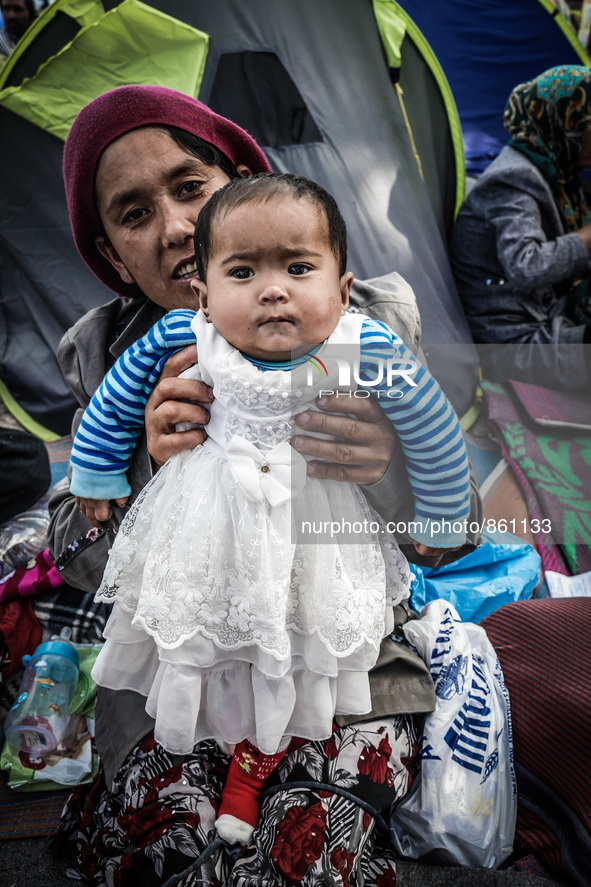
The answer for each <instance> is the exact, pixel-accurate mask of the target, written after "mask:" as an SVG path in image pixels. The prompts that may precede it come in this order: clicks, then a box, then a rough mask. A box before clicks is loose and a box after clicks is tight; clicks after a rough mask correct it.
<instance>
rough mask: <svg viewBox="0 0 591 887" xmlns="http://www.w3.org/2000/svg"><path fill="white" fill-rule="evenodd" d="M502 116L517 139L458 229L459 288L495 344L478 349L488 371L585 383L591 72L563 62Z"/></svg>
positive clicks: (474, 195) (478, 329)
mask: <svg viewBox="0 0 591 887" xmlns="http://www.w3.org/2000/svg"><path fill="white" fill-rule="evenodd" d="M504 123H505V128H506V129H507V131H508V132H509V135H510V139H509V143H508V145H506V147H505V148H503V150H502V151H501V153H500V155H499V156H498V157H497V158H496V159H495V160H494V161H493V162H492V163H491V165H490V166H489V167H488V169H486V170H485V172H484V173H483V174H482V175H481V176H480V178H479V179H478V180H477V181H476V184H475V185H474V186H473V188H472V190H471V191H470V192H469V194H468V196H467V198H466V200H465V201H464V204H463V206H462V208H461V209H460V212H459V214H458V218H457V220H456V223H455V226H454V230H453V233H452V240H451V259H452V268H453V272H454V276H455V278H456V283H457V286H458V291H459V293H460V297H461V299H462V302H463V305H464V310H465V312H466V315H467V318H468V321H469V323H470V327H471V329H472V333H473V335H474V340H475V342H477V343H488V344H487V346H486V347H482V348H480V349H479V350H480V353H481V360H482V366H483V370H484V373H485V376H486V377H487V378H489V379H491V380H492V381H503V380H504V379H507V378H512V379H517V380H520V381H523V382H531V383H534V384H538V385H539V384H544V385H546V386H547V387H553V388H561V389H568V390H573V389H576V388H583V387H584V386H586V385H588V384H589V378H590V373H589V365H588V362H586V359H585V352H586V350H587V351H588V350H589V349H585V348H583V347H582V346H583V345H586V344H588V343H590V342H591V302H590V295H589V278H590V275H591V261H590V250H591V213H590V211H589V206H588V203H587V198H586V195H585V191H584V189H583V187H582V183H581V179H580V173H581V172H582V171H583V170H585V169H589V168H591V72H590V71H589V69H588V68H586V67H582V66H576V65H563V66H560V67H555V68H551V69H550V70H548V71H545V72H544V73H543V74H541V75H540V76H539V77H536V78H534V79H533V80H530V81H528V82H526V83H521V84H519V85H518V86H516V87H515V89H514V90H513V92H512V93H511V95H510V96H509V100H508V102H507V106H506V108H505V116H504ZM500 345H502V346H503V347H499V346H500ZM509 346H510V347H509ZM532 346H537V347H532ZM541 346H546V347H541Z"/></svg>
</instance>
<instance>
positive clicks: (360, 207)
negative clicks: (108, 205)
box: [0, 0, 477, 434]
mask: <svg viewBox="0 0 591 887" xmlns="http://www.w3.org/2000/svg"><path fill="white" fill-rule="evenodd" d="M22 44H23V45H22V47H20V46H19V48H17V50H16V51H15V55H14V58H12V57H11V58H10V59H9V61H8V62H7V63H6V65H5V68H4V69H3V71H2V72H1V73H0V126H1V127H2V132H3V134H4V137H3V138H2V140H0V176H1V179H2V184H1V187H0V204H1V207H2V211H1V212H0V312H1V314H2V328H1V332H0V379H1V380H2V382H1V383H0V393H2V396H3V397H4V399H5V401H7V403H8V404H9V406H10V408H11V409H12V410H13V411H14V412H15V413H17V414H18V415H19V417H20V418H21V420H22V421H24V424H26V422H27V421H28V419H29V418H30V417H32V418H33V419H34V420H36V421H37V422H39V423H41V424H42V425H43V426H45V428H46V429H50V430H51V431H52V432H56V433H58V434H63V433H66V432H67V431H68V429H69V421H70V417H71V414H72V412H73V409H74V403H73V399H72V397H71V395H70V393H69V392H68V391H67V389H66V386H65V384H64V382H63V380H62V378H61V374H60V372H59V368H58V367H57V364H56V360H55V353H56V349H57V345H58V342H59V339H60V337H61V335H62V334H63V332H64V331H65V330H66V329H67V328H68V326H70V325H71V324H72V323H73V322H74V321H75V320H76V319H77V318H78V317H80V316H81V315H82V314H83V313H84V312H85V311H86V310H88V309H89V308H91V307H94V306H95V305H97V304H100V303H102V302H104V301H106V300H107V299H109V298H111V297H112V294H111V293H109V292H108V291H107V290H106V289H105V288H104V287H103V286H102V285H101V284H99V282H98V281H97V280H95V279H94V277H93V276H92V274H91V273H90V272H89V271H88V269H87V268H86V267H85V266H84V264H83V263H82V261H81V260H80V259H79V257H78V256H77V254H76V252H75V249H74V246H73V242H72V239H71V235H70V231H69V225H68V219H67V212H66V207H65V199H64V192H63V185H62V182H61V153H62V146H63V139H64V138H65V135H66V134H67V131H68V127H69V125H70V123H71V120H72V119H73V116H74V115H75V113H76V112H77V110H78V109H79V108H80V107H82V105H84V104H85V103H86V102H87V101H89V100H90V99H91V98H93V97H94V96H95V95H98V94H100V93H102V92H105V91H106V90H108V89H110V88H113V87H114V86H117V85H120V84H121V83H124V82H130V83H141V82H143V83H159V84H161V85H166V86H170V87H173V88H177V89H181V91H184V92H189V93H191V94H193V95H196V96H197V97H198V98H199V99H201V100H202V101H204V102H205V103H207V104H210V105H211V106H212V107H213V108H214V109H215V110H216V111H218V112H219V113H221V114H223V115H225V116H227V117H230V118H231V119H233V120H235V121H236V122H237V123H239V124H240V125H242V126H244V127H245V128H246V129H247V130H248V131H249V132H250V133H251V134H252V135H253V136H254V137H255V138H256V139H257V140H258V142H259V143H260V144H261V146H263V148H264V150H265V153H266V154H267V156H268V158H269V161H270V163H271V165H272V167H273V168H274V169H276V170H279V171H286V170H289V171H293V172H297V173H301V174H303V175H307V176H309V177H311V178H314V179H316V180H317V181H319V182H320V183H321V184H323V185H324V186H325V187H326V188H327V189H328V190H329V191H331V193H333V194H334V196H335V197H336V199H337V201H338V202H339V205H340V206H341V209H342V211H343V214H344V216H345V218H346V221H347V224H348V228H349V241H350V267H351V270H353V271H354V272H355V274H356V276H358V277H360V278H374V277H379V276H382V275H386V274H388V273H390V272H392V271H397V272H399V273H400V274H401V275H402V276H403V277H404V278H406V280H408V281H409V283H410V284H411V285H412V286H413V288H414V290H415V293H416V295H417V300H418V303H419V307H420V309H421V314H422V319H423V331H424V343H425V351H426V353H427V356H428V358H429V361H430V365H431V368H432V369H433V371H434V372H435V374H436V375H437V376H438V378H439V379H440V381H441V383H442V385H443V386H444V388H445V389H446V391H447V393H448V394H449V396H450V397H451V399H452V401H453V403H454V405H455V407H456V409H457V410H458V412H459V413H460V414H464V413H465V412H466V411H467V410H468V409H469V407H470V405H471V403H472V399H473V393H474V388H475V384H476V375H477V357H476V353H475V350H474V349H473V346H472V345H471V336H470V333H469V330H468V326H467V323H466V320H465V318H464V316H463V313H462V309H461V307H460V303H459V300H458V296H457V293H456V290H455V285H454V282H453V278H452V275H451V272H450V268H449V263H448V259H447V253H446V232H447V230H448V229H449V226H450V224H451V221H452V220H453V215H454V212H455V210H456V208H457V206H458V204H459V202H460V200H461V196H462V193H463V155H462V149H461V134H460V129H459V121H458V119H457V114H456V112H455V106H454V104H453V99H452V98H451V94H450V93H449V89H448V87H447V85H446V83H445V78H443V76H442V75H441V72H440V69H439V68H438V65H437V60H436V59H435V57H434V56H433V54H432V53H431V52H430V50H429V48H428V46H427V45H426V43H425V42H424V40H422V38H421V35H420V33H419V32H417V30H416V28H414V26H413V23H412V22H411V21H410V19H409V18H408V16H407V15H406V14H405V13H402V12H401V10H400V9H399V7H398V5H397V4H396V3H393V2H391V0H376V2H375V3H374V6H373V7H372V5H371V4H370V3H369V2H367V0H348V2H346V3H342V2H339V0H298V2H293V0H249V2H248V4H247V5H245V4H244V2H239V0H218V2H217V3H215V4H213V3H211V2H209V0H159V2H156V3H153V4H152V5H146V4H143V3H140V2H139V0H124V2H122V3H116V2H113V0H109V2H104V3H101V2H100V0H84V2H82V0H56V2H55V3H53V4H52V6H50V7H48V9H47V10H45V12H44V13H43V14H42V15H41V16H40V17H39V19H38V20H37V22H36V23H35V25H34V26H33V28H32V29H31V31H30V33H29V34H28V35H27V37H26V38H23V41H22ZM454 115H455V116H454ZM458 139H459V143H458ZM439 343H446V344H448V343H449V344H450V345H453V346H459V347H454V352H453V360H450V357H449V353H448V352H447V351H446V352H445V353H444V354H443V355H441V354H440V353H436V349H435V346H436V345H437V344H439Z"/></svg>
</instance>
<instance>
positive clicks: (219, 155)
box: [157, 126, 240, 179]
mask: <svg viewBox="0 0 591 887" xmlns="http://www.w3.org/2000/svg"><path fill="white" fill-rule="evenodd" d="M157 128H158V129H163V130H165V131H166V132H167V133H168V134H169V136H170V137H171V138H172V139H174V141H175V142H176V143H177V145H178V146H179V148H184V150H185V151H189V153H190V154H194V155H195V157H197V158H198V159H199V160H201V162H202V163H205V165H206V166H217V167H219V168H220V169H221V171H222V172H224V173H225V174H226V175H227V176H228V178H229V179H238V178H240V173H239V172H238V170H237V169H236V167H235V166H234V164H233V163H232V161H231V160H230V158H229V157H226V155H225V154H224V153H223V151H220V150H219V148H216V146H215V145H212V144H210V143H209V142H206V141H205V140H204V139H200V138H199V136H196V135H193V133H192V132H187V130H186V129H180V128H179V127H178V126H159V127H157Z"/></svg>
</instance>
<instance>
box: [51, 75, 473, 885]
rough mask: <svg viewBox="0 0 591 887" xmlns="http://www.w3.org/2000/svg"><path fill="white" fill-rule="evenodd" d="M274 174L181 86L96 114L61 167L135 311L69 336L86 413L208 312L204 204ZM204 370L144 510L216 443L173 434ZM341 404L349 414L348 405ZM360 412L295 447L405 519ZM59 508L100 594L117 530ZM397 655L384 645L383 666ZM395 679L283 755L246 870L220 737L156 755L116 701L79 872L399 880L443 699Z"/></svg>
mask: <svg viewBox="0 0 591 887" xmlns="http://www.w3.org/2000/svg"><path fill="white" fill-rule="evenodd" d="M203 139H205V141H203ZM266 169H268V164H267V161H266V159H265V157H264V155H263V154H262V152H261V151H260V149H259V148H258V146H257V145H256V144H255V143H254V142H253V140H252V139H251V138H250V137H249V136H248V135H247V134H246V133H245V132H243V131H242V130H240V129H239V128H238V127H237V126H235V125H234V124H232V123H230V122H229V121H226V120H224V119H223V118H220V117H219V116H217V115H215V114H213V113H212V112H211V111H209V110H208V109H207V108H205V107H204V106H203V105H201V104H200V103H198V102H196V101H195V100H194V99H190V98H188V97H186V96H183V95H181V94H179V93H175V92H173V91H171V90H165V89H161V88H157V87H141V86H132V87H122V88H120V89H117V90H114V91H112V92H111V93H107V94H106V95H104V96H101V97H99V98H98V99H96V100H95V101H93V102H91V103H90V105H89V106H87V107H86V108H85V109H83V111H82V112H81V113H80V115H79V116H78V118H77V119H76V121H75V122H74V125H73V127H72V131H71V133H70V135H69V137H68V140H67V143H66V149H65V154H64V176H65V182H66V193H67V198H68V206H69V211H70V218H71V222H72V228H73V232H74V237H75V240H76V244H77V246H78V249H79V251H80V253H81V255H82V256H83V258H84V259H85V260H86V261H87V263H88V264H89V265H90V267H91V268H92V269H93V271H94V272H95V273H96V274H97V276H98V277H99V278H100V279H101V280H102V281H103V282H105V283H106V284H107V285H108V286H110V287H111V288H112V289H114V290H115V291H116V292H118V293H120V294H121V295H122V296H126V297H127V298H125V299H119V300H115V301H114V302H111V303H109V304H108V305H105V306H103V307H102V308H99V309H96V310H94V311H91V312H90V313H89V314H88V315H86V316H85V317H84V318H82V320H80V321H79V322H78V323H77V324H76V326H75V327H74V328H73V329H72V330H70V332H69V333H68V334H67V335H66V337H65V338H64V341H63V343H62V346H61V348H60V361H61V365H62V368H63V370H64V373H65V375H66V378H67V379H68V381H69V383H70V384H71V386H72V388H73V390H74V391H75V393H76V394H77V396H78V399H79V401H80V404H81V406H85V405H86V404H87V403H88V400H89V398H90V396H91V395H92V393H93V392H94V390H95V388H96V387H98V384H99V383H100V381H101V380H102V377H103V375H104V373H105V370H106V368H107V367H108V366H109V365H110V364H111V363H112V362H113V360H114V359H115V358H116V357H117V356H118V355H119V354H120V353H121V352H122V351H124V350H125V348H126V347H127V346H128V345H129V344H130V342H132V341H134V340H135V339H137V338H138V337H139V336H140V335H142V334H143V333H145V332H146V331H147V329H148V328H149V327H150V326H151V325H152V324H153V322H154V321H155V320H156V319H158V318H159V317H160V316H162V314H163V313H165V311H166V310H169V309H171V308H174V307H189V308H195V307H197V306H196V305H195V302H194V297H193V294H192V291H191V287H190V281H191V279H192V278H193V277H194V276H195V261H194V259H195V257H194V254H193V246H192V236H193V231H194V226H195V222H196V219H197V216H198V214H199V210H200V208H201V206H202V205H203V204H204V203H205V201H206V200H207V198H208V197H209V196H210V195H211V194H212V193H213V192H214V191H215V190H216V189H217V188H220V187H221V186H222V185H223V184H224V183H225V182H227V181H228V180H229V179H230V178H232V177H236V176H240V175H248V174H249V173H250V172H258V171H262V170H266ZM375 299H377V300H379V301H381V302H385V304H386V305H387V306H388V307H389V309H390V310H392V311H393V312H395V315H396V322H397V323H398V327H399V328H400V325H401V324H402V326H403V327H404V329H405V330H406V337H407V340H409V341H410V343H411V344H413V343H416V335H417V323H418V319H417V315H416V309H415V306H414V299H413V296H412V293H411V292H410V291H409V289H408V287H406V285H405V284H404V282H402V281H400V279H397V280H395V281H394V283H391V284H390V289H389V291H386V290H379V291H378V290H376V289H375V288H372V287H370V286H368V285H366V284H361V285H360V286H358V288H357V303H358V304H361V305H363V306H364V308H365V310H368V309H369V312H370V313H371V302H372V300H375ZM386 314H387V312H386ZM195 358H196V355H195V348H194V347H192V348H190V349H186V350H185V351H184V352H179V353H178V354H176V355H174V356H173V357H172V358H170V359H169V361H168V363H167V367H166V369H165V371H164V373H163V376H162V378H161V380H160V382H159V384H158V385H157V386H156V389H155V391H154V393H153V394H152V397H151V399H150V403H149V405H148V409H147V412H146V426H147V447H146V442H145V441H143V442H141V443H140V445H139V446H138V447H137V449H136V452H135V456H134V459H133V463H132V466H131V470H130V475H129V479H130V483H131V487H132V490H133V493H132V498H134V497H135V496H137V494H138V492H139V491H140V490H141V489H142V487H143V486H144V485H145V483H146V482H147V480H148V479H149V477H150V474H151V471H152V469H153V468H157V467H158V465H160V464H162V463H163V462H164V461H165V460H166V459H167V458H168V457H169V456H170V455H171V454H172V453H174V452H179V451H181V450H183V449H189V448H193V447H195V446H196V445H197V444H199V443H200V442H201V441H202V440H203V434H204V431H202V430H194V431H188V432H183V433H177V432H175V431H174V425H175V423H176V422H178V421H182V420H185V421H189V422H193V423H196V424H198V425H201V426H203V425H206V423H207V418H208V414H207V411H206V410H205V409H204V407H203V406H200V405H199V403H198V402H201V403H207V402H208V400H210V393H209V391H208V389H207V388H206V387H205V386H203V385H202V384H201V383H198V382H194V381H190V380H180V379H178V378H177V376H178V373H179V372H180V371H181V370H183V369H184V368H186V367H187V366H189V365H190V364H192V363H194V362H195ZM196 402H197V403H196ZM339 408H340V404H339V403H338V402H337V403H336V404H335V405H334V406H333V409H335V411H338V409H339ZM353 412H354V418H353V419H344V418H342V417H339V416H330V415H329V414H326V415H323V414H316V413H315V414H310V415H309V416H306V415H305V414H304V417H303V418H304V422H302V419H301V418H300V423H301V424H302V427H306V428H307V429H310V430H319V431H326V432H328V433H330V434H333V435H335V437H337V438H338V440H337V441H336V442H332V441H320V440H317V439H308V438H304V437H301V439H300V440H299V441H296V445H297V447H298V449H300V450H301V451H302V452H304V453H306V454H309V455H311V456H312V457H317V458H318V459H326V460H327V461H326V462H321V461H313V462H311V463H310V468H309V470H312V471H314V472H315V473H316V474H317V475H318V476H319V475H320V474H324V475H331V476H336V477H337V478H338V479H343V480H351V481H357V482H360V483H365V484H368V483H369V484H373V486H372V487H371V490H372V491H373V492H375V491H376V489H379V490H384V489H385V493H384V495H383V496H382V497H381V502H380V496H378V507H381V510H385V511H386V512H388V514H389V517H390V518H393V517H395V516H396V515H397V514H398V515H401V519H403V516H404V514H405V512H404V509H403V508H402V511H401V507H402V506H404V503H405V499H407V496H408V490H409V487H408V480H407V479H406V478H405V477H404V471H403V477H402V479H400V467H399V465H398V464H397V460H394V459H393V458H392V457H393V455H394V451H395V446H396V444H395V442H394V440H393V438H392V435H391V433H390V430H389V428H388V427H387V426H388V425H389V423H388V422H387V420H386V421H385V422H384V421H383V419H382V411H381V410H380V409H379V407H378V406H377V405H372V404H369V403H368V402H367V401H361V400H360V401H358V402H356V403H355V405H354V406H353ZM306 418H307V420H308V422H307V425H306V424H305V420H306ZM298 437H299V436H298ZM148 453H149V455H148ZM150 457H151V460H152V464H150ZM384 471H386V476H385V477H382V476H383V475H384ZM475 500H476V497H475ZM51 509H52V513H53V516H52V526H51V529H50V546H51V550H52V553H53V555H54V557H55V558H57V562H58V563H59V564H60V566H61V567H62V571H63V575H64V577H65V578H66V580H67V581H68V582H70V584H72V585H74V586H76V587H80V588H82V589H87V590H94V589H95V588H96V586H97V584H98V582H99V581H100V577H101V574H102V570H103V568H104V563H105V560H106V552H107V548H108V538H107V535H106V533H105V532H104V530H102V529H95V528H92V529H91V528H90V527H89V524H88V522H86V520H85V519H84V518H82V517H81V516H80V515H79V514H78V513H77V509H76V504H75V501H74V499H73V497H72V496H70V494H69V493H62V494H60V495H57V496H56V497H54V500H53V502H52V505H51ZM109 511H110V509H109ZM95 517H96V521H95V522H96V523H100V521H101V520H103V519H104V518H107V517H110V519H111V524H112V525H113V524H115V525H116V517H117V516H116V515H109V514H108V513H107V514H102V513H97V514H96V515H95ZM393 647H394V648H396V647H397V645H393ZM400 655H401V654H400V653H399V651H398V650H397V649H392V650H387V649H386V650H384V651H382V657H381V660H380V661H381V662H384V661H386V662H387V661H388V658H390V659H392V658H396V657H399V656H400ZM409 668H410V671H409ZM376 674H378V673H376ZM396 677H397V679H398V678H399V679H398V680H397V685H398V686H399V687H400V688H401V691H400V692H399V693H398V694H397V695H396V697H395V698H394V697H393V696H392V695H388V696H387V697H386V704H385V707H384V706H382V708H381V709H378V708H376V707H375V706H374V711H373V713H372V716H373V718H374V719H373V720H372V721H370V722H367V723H364V724H361V725H359V724H349V725H348V726H344V727H342V728H341V729H338V730H336V732H335V733H334V734H333V736H332V737H331V738H330V739H329V740H326V741H324V742H319V743H306V744H304V745H302V747H301V748H299V749H296V750H294V751H292V752H290V754H289V755H288V756H286V758H285V759H284V763H283V764H282V765H281V768H280V769H279V771H278V774H277V785H276V786H275V787H274V789H273V790H272V792H271V794H269V795H268V796H267V797H266V798H265V800H264V801H263V804H262V808H261V824H260V827H259V828H258V829H257V830H256V832H255V835H254V836H253V838H252V839H251V841H250V842H249V844H248V845H247V847H246V848H245V849H244V850H243V852H242V854H241V856H240V858H239V860H238V861H237V862H236V863H234V864H233V863H232V860H231V859H230V858H229V857H228V856H227V855H226V854H225V852H224V851H223V850H222V849H220V847H218V846H217V845H214V846H213V847H211V841H212V838H213V836H214V834H215V832H214V821H215V816H216V811H217V806H218V803H219V798H220V794H221V788H222V786H223V783H224V780H225V776H226V772H227V767H228V764H229V757H228V756H227V755H226V754H224V752H223V751H222V750H221V749H220V748H219V746H217V745H216V743H214V742H204V743H201V744H199V745H198V746H196V747H195V749H194V750H193V752H192V754H190V755H187V756H184V757H180V756H173V755H169V754H167V753H166V752H164V750H163V749H162V748H160V747H159V746H158V745H156V743H155V742H154V739H153V735H152V727H153V722H152V721H151V720H150V718H149V717H148V716H147V715H146V712H145V708H144V705H145V700H144V699H143V698H142V697H140V696H138V695H136V694H133V693H131V692H130V691H117V692H110V691H105V692H102V691H101V693H100V695H99V698H98V700H97V708H96V738H97V747H98V750H99V754H100V757H101V761H102V765H103V769H102V773H101V777H100V779H99V781H98V782H97V783H96V784H95V785H94V786H93V787H92V789H91V791H90V795H89V797H88V800H87V802H86V806H85V808H84V810H83V811H81V812H82V817H81V821H80V831H79V833H78V846H79V862H80V866H81V870H82V872H83V873H84V874H85V875H86V876H87V877H88V878H89V879H90V880H91V881H92V882H93V883H95V884H103V883H108V884H117V885H119V884H138V883H141V884H163V883H164V882H165V881H166V880H167V879H168V878H170V877H171V876H172V875H174V874H175V873H177V872H181V871H183V870H184V869H185V868H186V867H187V866H188V865H189V864H191V863H192V862H194V861H195V860H196V859H197V858H199V857H200V854H201V853H202V851H204V850H206V848H208V847H209V848H210V850H207V852H208V853H210V852H211V854H212V855H210V856H208V858H207V859H206V860H205V861H202V864H201V866H200V873H199V877H200V878H202V879H204V880H205V882H206V883H220V884H232V885H239V884H246V883H247V882H248V883H249V884H252V883H257V884H261V885H263V884H269V885H277V884H287V883H293V882H294V881H295V882H297V883H304V884H313V883H318V882H319V881H321V882H322V883H326V878H327V877H328V878H329V879H334V880H335V882H337V881H338V883H341V879H342V878H345V879H346V878H347V877H348V878H353V877H355V874H354V872H355V871H356V872H357V877H358V880H360V879H361V877H363V879H364V882H365V883H366V884H368V885H371V884H376V885H377V884H378V883H379V884H381V885H387V884H394V883H395V866H394V859H393V854H392V851H391V849H390V848H389V846H388V843H387V842H384V840H383V838H381V837H379V835H378V827H379V822H380V821H381V820H380V817H381V816H382V815H385V817H386V819H387V816H388V812H389V809H390V806H391V804H392V803H394V802H395V801H397V800H398V799H399V798H401V797H402V796H403V795H404V794H405V792H406V791H407V789H408V787H409V783H410V771H411V769H412V765H413V753H414V750H415V748H416V745H415V741H416V739H417V737H418V735H420V734H418V732H417V729H418V727H419V726H420V715H419V720H418V721H417V720H416V718H415V716H413V715H408V714H404V713H403V712H405V711H408V710H412V711H413V712H419V713H420V712H424V711H427V710H430V708H431V707H432V704H433V696H432V692H431V690H430V688H429V687H428V682H427V684H426V682H425V673H424V669H423V670H422V669H421V664H420V661H419V660H417V659H416V658H414V659H412V657H411V662H410V666H407V669H406V677H404V676H402V673H401V672H399V673H397V675H396ZM382 696H384V694H383V693H382ZM373 699H374V695H373V693H372V700H373ZM410 699H412V703H411V702H409V700H410ZM288 783H296V784H294V785H293V786H292V787H289V786H288ZM319 783H320V787H319V785H318V784H319ZM73 814H74V810H73V807H70V809H69V812H68V813H67V814H66V817H65V823H66V825H69V827H70V829H72V830H75V828H76V824H75V817H74V816H73Z"/></svg>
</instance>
